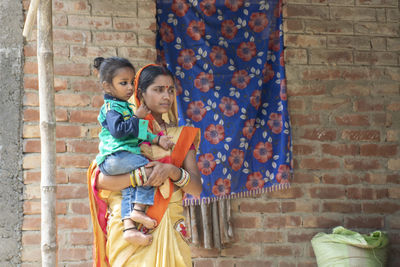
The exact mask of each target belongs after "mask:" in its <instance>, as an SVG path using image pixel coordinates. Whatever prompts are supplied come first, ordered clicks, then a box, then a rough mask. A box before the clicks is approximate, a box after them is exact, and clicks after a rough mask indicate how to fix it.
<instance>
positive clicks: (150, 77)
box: [138, 65, 175, 93]
mask: <svg viewBox="0 0 400 267" xmlns="http://www.w3.org/2000/svg"><path fill="white" fill-rule="evenodd" d="M160 75H166V76H170V77H171V78H172V80H173V81H174V82H175V79H174V75H173V74H172V73H171V72H170V71H169V69H167V68H166V67H164V66H162V65H150V66H148V67H146V68H144V69H143V70H142V72H141V73H140V77H139V83H138V87H139V88H140V89H141V91H142V93H144V92H146V90H147V87H149V86H150V85H151V84H152V83H153V82H154V80H155V79H156V78H157V77H158V76H160Z"/></svg>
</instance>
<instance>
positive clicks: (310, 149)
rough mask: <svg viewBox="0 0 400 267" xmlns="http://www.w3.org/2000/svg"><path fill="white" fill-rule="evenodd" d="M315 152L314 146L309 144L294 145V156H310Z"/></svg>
mask: <svg viewBox="0 0 400 267" xmlns="http://www.w3.org/2000/svg"><path fill="white" fill-rule="evenodd" d="M314 151H315V146H314V145H311V144H310V145H308V144H293V154H294V155H302V156H304V155H310V154H313V153H314Z"/></svg>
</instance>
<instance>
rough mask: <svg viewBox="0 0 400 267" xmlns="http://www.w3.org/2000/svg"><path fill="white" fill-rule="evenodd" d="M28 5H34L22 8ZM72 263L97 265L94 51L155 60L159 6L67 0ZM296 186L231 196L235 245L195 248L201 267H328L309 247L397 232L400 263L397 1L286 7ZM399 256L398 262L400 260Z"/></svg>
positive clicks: (30, 78) (61, 120)
mask: <svg viewBox="0 0 400 267" xmlns="http://www.w3.org/2000/svg"><path fill="white" fill-rule="evenodd" d="M23 3H24V7H25V10H26V9H27V8H28V6H29V1H28V0H24V1H23ZM53 12H54V14H53V15H54V19H53V21H54V51H55V72H56V77H55V88H56V91H57V92H56V105H57V109H56V116H57V123H58V124H57V153H58V154H57V164H58V172H57V182H58V184H59V186H58V192H57V196H58V200H59V201H58V203H57V213H58V242H59V263H60V264H59V265H60V266H91V261H90V259H91V239H92V236H91V230H90V229H91V222H90V218H89V215H88V214H89V207H88V201H87V190H86V182H85V181H86V180H85V179H86V168H87V166H88V165H89V163H90V161H91V160H92V159H93V158H94V157H95V155H96V153H97V134H98V131H99V128H98V126H97V124H96V116H97V112H98V108H99V107H100V106H101V104H102V96H101V89H100V88H99V87H98V85H97V83H96V79H95V77H93V75H92V72H93V68H92V67H91V62H92V59H93V58H94V57H96V56H99V55H101V56H113V55H118V56H123V57H127V58H129V59H130V60H132V62H134V64H135V66H142V65H143V64H145V63H148V62H151V61H153V60H154V59H155V54H156V53H155V49H154V38H155V34H154V32H155V29H156V26H155V19H154V14H155V4H154V2H153V1H141V0H136V1H109V0H63V1H61V0H55V1H54V8H53ZM284 17H285V22H284V32H285V46H286V55H285V59H286V74H287V86H288V93H289V96H290V97H289V106H290V113H291V120H292V127H293V146H294V156H295V176H294V182H293V186H292V188H291V189H290V190H287V191H285V192H282V191H281V192H274V193H271V194H267V195H260V196H258V197H257V198H248V199H241V200H235V201H233V204H232V208H233V219H234V226H235V235H236V237H235V239H236V241H235V243H233V244H232V245H231V246H229V247H228V248H225V249H223V250H221V251H217V250H204V249H199V248H193V254H194V257H195V260H194V262H195V266H196V267H201V266H214V267H239V266H279V267H284V266H298V267H300V266H316V263H315V259H314V255H313V251H312V248H311V245H310V242H309V241H310V239H311V238H312V236H313V235H315V234H316V233H317V232H320V231H325V232H328V231H330V230H331V228H332V227H334V226H337V225H343V226H345V227H348V228H351V229H354V230H357V231H360V232H363V233H367V232H369V231H372V230H375V229H383V230H385V231H387V232H388V233H389V235H390V238H391V242H392V248H391V259H390V262H391V266H395V263H396V262H400V258H399V256H395V254H397V255H400V244H399V243H400V223H399V222H400V202H399V199H400V185H399V184H400V174H399V172H400V152H399V150H400V147H399V138H400V112H399V110H400V95H399V89H400V88H399V84H400V83H399V82H400V69H399V54H400V37H399V6H398V1H396V0H345V1H344V0H330V1H328V0H319V1H314V0H287V1H286V3H285V7H284ZM24 73H25V76H24V87H25V95H24V99H23V103H24V117H23V119H24V127H23V138H24V142H23V144H24V146H23V149H24V153H25V155H24V160H23V168H24V182H25V190H24V222H23V234H22V242H23V251H22V261H23V262H24V264H23V266H25V267H27V266H39V261H40V246H39V244H40V232H39V227H40V166H39V164H40V160H39V159H40V154H39V153H40V143H39V127H38V120H39V113H38V112H39V110H38V95H37V93H38V92H37V89H38V85H37V60H36V41H35V40H32V41H28V42H27V43H26V46H25V67H24ZM396 257H397V258H396Z"/></svg>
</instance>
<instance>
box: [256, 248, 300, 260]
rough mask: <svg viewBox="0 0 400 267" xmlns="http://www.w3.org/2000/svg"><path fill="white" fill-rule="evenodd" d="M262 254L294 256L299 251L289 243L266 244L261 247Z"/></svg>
mask: <svg viewBox="0 0 400 267" xmlns="http://www.w3.org/2000/svg"><path fill="white" fill-rule="evenodd" d="M263 253H264V255H268V256H269V257H273V256H278V257H279V256H292V257H293V256H295V255H297V254H298V253H299V251H298V249H296V248H295V247H294V246H290V245H273V246H272V245H268V246H265V247H264V249H263Z"/></svg>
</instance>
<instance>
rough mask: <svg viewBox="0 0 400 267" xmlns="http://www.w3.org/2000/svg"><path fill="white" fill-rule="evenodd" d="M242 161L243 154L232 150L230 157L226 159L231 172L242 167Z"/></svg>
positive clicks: (237, 150) (240, 151)
mask: <svg viewBox="0 0 400 267" xmlns="http://www.w3.org/2000/svg"><path fill="white" fill-rule="evenodd" d="M243 160H244V152H243V151H242V150H239V149H236V148H234V149H232V151H231V155H230V156H229V158H228V162H229V165H230V166H231V168H232V170H234V171H238V170H240V168H241V167H242V164H243Z"/></svg>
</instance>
